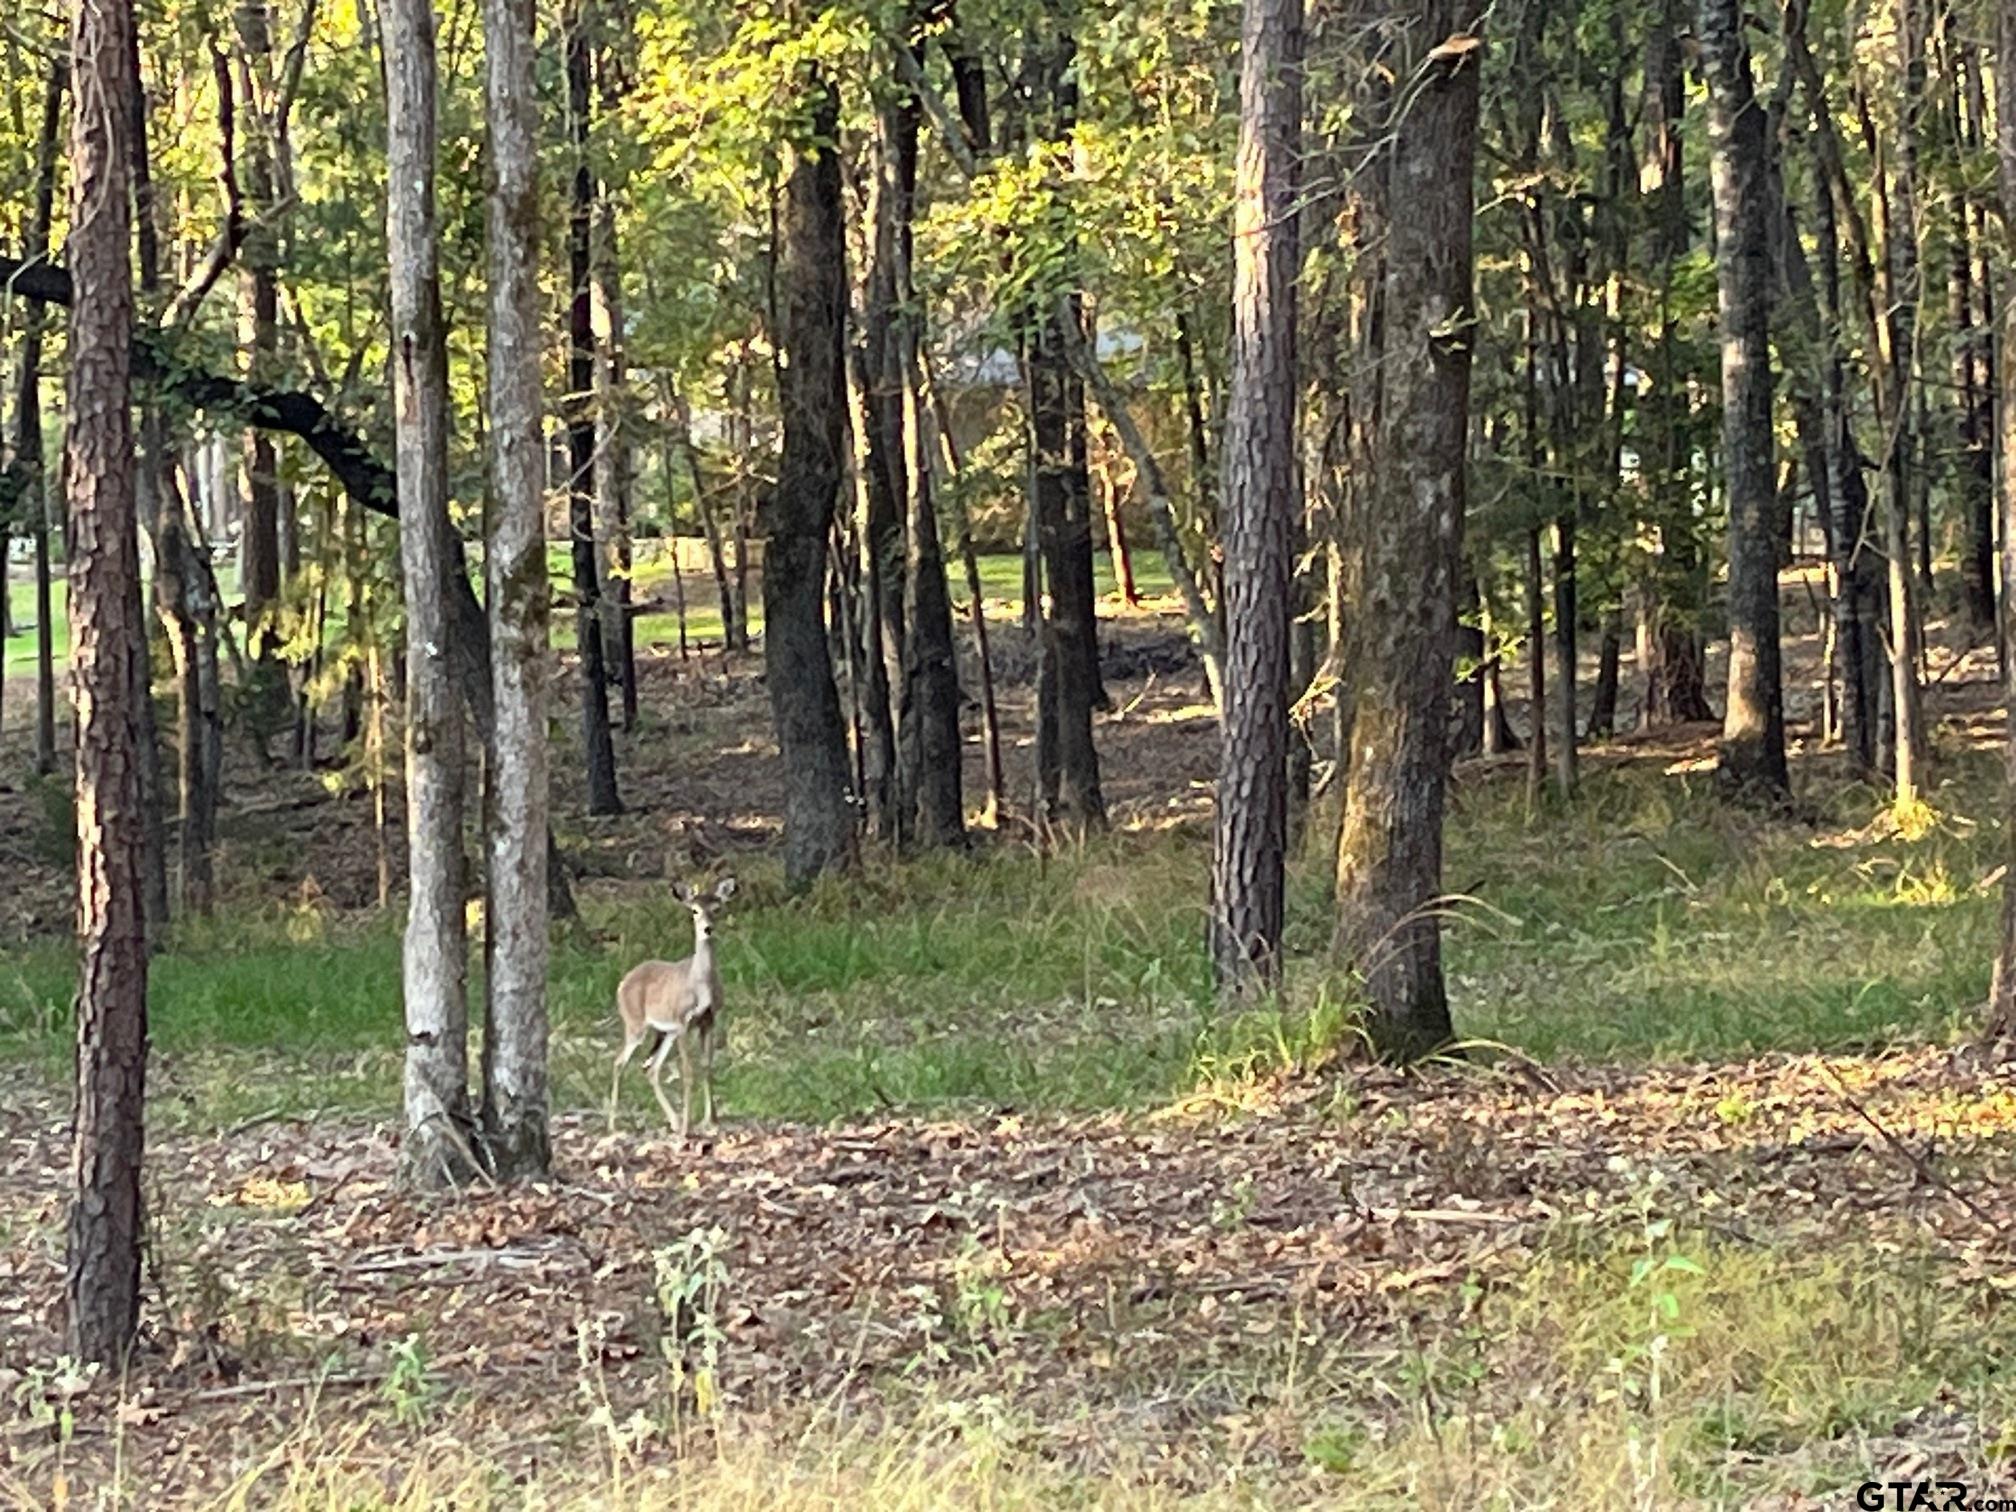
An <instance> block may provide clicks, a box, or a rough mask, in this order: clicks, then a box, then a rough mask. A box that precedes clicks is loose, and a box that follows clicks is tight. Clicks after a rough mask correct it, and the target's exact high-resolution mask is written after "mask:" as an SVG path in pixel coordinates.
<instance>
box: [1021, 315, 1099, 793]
mask: <svg viewBox="0 0 2016 1512" xmlns="http://www.w3.org/2000/svg"><path fill="white" fill-rule="evenodd" d="M1076 319H1077V314H1076V309H1075V303H1074V302H1073V301H1068V300H1067V301H1065V302H1064V305H1063V307H1062V308H1060V309H1058V310H1055V311H1052V312H1050V313H1049V314H1048V315H1047V316H1046V317H1045V319H1044V322H1043V324H1042V325H1041V326H1040V327H1039V328H1038V331H1037V333H1036V336H1035V339H1034V340H1033V341H1031V342H1030V344H1029V355H1028V361H1027V363H1026V366H1027V368H1028V370H1029V390H1030V393H1029V421H1030V449H1031V470H1030V488H1031V499H1032V501H1033V505H1034V507H1033V509H1032V511H1031V513H1032V515H1033V516H1034V519H1035V524H1036V539H1037V544H1038V548H1039V552H1040V558H1041V565H1042V569H1043V576H1044V579H1045V586H1046V587H1047V589H1048V592H1047V594H1045V595H1044V598H1045V600H1046V602H1045V605H1044V613H1043V628H1042V658H1043V667H1044V671H1043V673H1042V674H1041V675H1039V680H1038V684H1037V700H1038V703H1039V706H1040V708H1039V714H1038V733H1037V766H1038V769H1039V776H1040V788H1041V794H1040V797H1041V801H1042V808H1043V811H1044V815H1045V817H1046V818H1048V819H1053V820H1059V821H1062V822H1065V823H1078V824H1095V825H1096V824H1103V823H1105V820H1106V800H1105V797H1104V794H1103V793H1102V791H1101V789H1100V784H1099V750H1098V747H1097V745H1096V744H1095V743H1094V741H1093V738H1092V710H1093V706H1094V704H1095V702H1096V701H1097V697H1098V693H1097V689H1096V687H1095V686H1094V685H1093V683H1092V681H1091V678H1090V677H1089V675H1088V668H1089V667H1090V666H1091V665H1092V664H1093V663H1094V662H1095V661H1096V659H1097V657H1098V622H1097V619H1096V617H1095V614H1096V611H1095V610H1094V608H1093V596H1092V592H1091V589H1092V522H1091V518H1090V514H1089V510H1088V509H1087V507H1086V506H1087V504H1088V497H1087V493H1086V490H1085V489H1083V488H1082V487H1080V486H1079V482H1078V477H1077V471H1078V469H1077V461H1076V458H1075V457H1074V456H1073V438H1072V417H1071V397H1072V393H1073V385H1072V384H1071V383H1070V381H1069V370H1068V367H1067V365H1066V362H1065V359H1064V355H1063V344H1064V341H1065V340H1066V338H1065V337H1064V336H1063V334H1062V328H1063V327H1065V326H1066V325H1067V324H1069V323H1072V322H1075V321H1076ZM1079 423H1080V424H1081V425H1082V423H1083V416H1082V412H1081V415H1080V417H1079Z"/></svg>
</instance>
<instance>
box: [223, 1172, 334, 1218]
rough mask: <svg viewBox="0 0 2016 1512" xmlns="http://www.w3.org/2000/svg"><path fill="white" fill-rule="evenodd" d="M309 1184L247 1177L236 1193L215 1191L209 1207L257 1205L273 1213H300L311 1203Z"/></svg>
mask: <svg viewBox="0 0 2016 1512" xmlns="http://www.w3.org/2000/svg"><path fill="white" fill-rule="evenodd" d="M309 1196H310V1194H309V1191H308V1183H307V1182H305V1181H281V1180H278V1179H276V1178H274V1177H272V1176H247V1177H246V1178H245V1180H244V1182H243V1183H242V1184H241V1185H240V1186H239V1188H238V1190H237V1191H235V1192H212V1193H211V1194H210V1206H212V1207H218V1208H222V1207H241V1208H257V1209H262V1210H264V1211H266V1212H271V1213H282V1214H285V1213H298V1212H300V1211H301V1209H303V1208H305V1207H306V1206H308V1202H309Z"/></svg>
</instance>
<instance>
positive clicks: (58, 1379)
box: [14, 1355, 98, 1445]
mask: <svg viewBox="0 0 2016 1512" xmlns="http://www.w3.org/2000/svg"><path fill="white" fill-rule="evenodd" d="M97 1379H98V1366H96V1365H95V1364H85V1363H84V1362H83V1361H81V1360H76V1359H73V1358H71V1357H70V1356H69V1355H61V1356H59V1357H58V1358H57V1360H56V1363H55V1364H53V1365H46V1366H45V1365H31V1366H30V1367H29V1368H28V1371H27V1373H26V1374H25V1375H24V1376H23V1377H22V1378H21V1380H20V1382H19V1384H17V1385H16V1386H15V1388H14V1404H15V1406H16V1407H18V1408H20V1410H21V1412H22V1415H23V1416H25V1417H26V1418H27V1419H28V1420H29V1421H30V1422H31V1423H37V1424H41V1425H42V1426H44V1427H46V1428H48V1429H49V1431H50V1433H51V1434H52V1435H53V1436H54V1437H55V1439H56V1442H57V1443H58V1444H60V1445H68V1444H69V1442H70V1440H71V1439H72V1438H74V1437H75V1436H76V1433H77V1399H78V1398H79V1397H81V1396H83V1395H84V1393H85V1392H87V1391H89V1390H90V1389H91V1383H92V1382H93V1381H95V1380H97Z"/></svg>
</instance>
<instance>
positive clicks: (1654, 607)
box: [1638, 0, 1715, 729]
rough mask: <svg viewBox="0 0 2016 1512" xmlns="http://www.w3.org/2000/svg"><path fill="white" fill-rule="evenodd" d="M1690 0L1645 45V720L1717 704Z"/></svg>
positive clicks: (1643, 723)
mask: <svg viewBox="0 0 2016 1512" xmlns="http://www.w3.org/2000/svg"><path fill="white" fill-rule="evenodd" d="M1685 8H1686V5H1685V0H1660V7H1659V17H1658V21H1657V24H1656V25H1655V26H1654V28H1653V32H1652V36H1651V38H1650V40H1649V41H1648V42H1647V45H1646V50H1645V81H1646V91H1645V117H1646V126H1647V131H1648V135H1649V137H1650V148H1649V151H1648V153H1647V163H1646V172H1647V176H1649V177H1650V179H1651V180H1652V184H1651V187H1650V189H1649V190H1648V194H1649V197H1650V199H1651V201H1652V203H1651V205H1650V206H1649V218H1650V220H1651V223H1652V224H1651V234H1650V236H1649V238H1648V240H1649V241H1650V242H1651V244H1652V245H1651V249H1650V250H1651V252H1652V254H1653V256H1654V257H1655V258H1656V259H1657V263H1658V270H1659V272H1658V278H1659V311H1660V321H1659V338H1658V340H1657V342H1656V343H1655V344H1654V347H1653V350H1652V351H1651V353H1650V354H1649V357H1650V365H1651V367H1652V372H1653V383H1652V393H1651V396H1650V403H1649V405H1648V407H1647V408H1648V415H1647V419H1648V421H1649V429H1650V432H1651V444H1650V446H1649V448H1648V451H1649V453H1650V456H1649V469H1648V470H1649V475H1650V479H1651V484H1652V487H1651V505H1652V507H1651V510H1650V513H1651V515H1652V517H1653V522H1654V523H1655V524H1656V527H1657V529H1658V533H1659V552H1658V555H1657V557H1656V558H1655V563H1654V569H1653V571H1652V572H1651V573H1650V574H1649V575H1648V577H1647V578H1646V580H1645V581H1644V582H1642V583H1641V584H1640V585H1639V592H1638V600H1639V616H1638V649H1639V670H1640V673H1641V675H1642V677H1643V679H1644V693H1643V696H1642V698H1641V700H1640V703H1639V719H1638V722H1639V725H1640V727H1641V728H1645V729H1652V728H1656V727H1657V726H1659V725H1663V724H1668V723H1688V722H1694V721H1705V720H1710V719H1713V718H1714V717H1715V712H1714V710H1713V709H1712V708H1711V707H1709V704H1708V695H1707V677H1706V672H1705V665H1704V664H1705V662H1706V659H1707V655H1706V648H1705V646H1704V645H1703V643H1702V636H1701V630H1700V622H1699V615H1700V610H1701V609H1702V608H1703V607H1704V606H1703V598H1704V596H1705V590H1706V578H1705V573H1704V571H1703V558H1704V552H1703V550H1702V545H1701V542H1700V540H1699V539H1698V529H1699V527H1698V526H1697V525H1696V524H1695V522H1694V480H1693V478H1692V476H1691V473H1692V464H1691V456H1692V449H1691V447H1690V446H1689V444H1688V442H1687V439H1686V437H1685V434H1684V432H1685V421H1686V416H1687V408H1688V393H1687V390H1688V384H1689V379H1688V372H1687V367H1686V359H1685V356H1684V354H1683V353H1682V351H1681V349H1680V331H1679V321H1678V318H1677V316H1676V314H1675V311H1674V308H1673V304H1674V295H1673V289H1674V282H1675V270H1676V267H1677V265H1678V264H1679V262H1680V261H1681V259H1683V258H1685V257H1686V255H1687V250H1688V246H1689V241H1690V231H1689V222H1688V215H1687V193H1686V156H1685V143H1686V135H1685V131H1684V121H1683V117H1684V114H1685V111H1686V106H1687V89H1686V70H1685V67H1684V60H1683V57H1682V49H1681V36H1682V32H1683V30H1684V28H1685V20H1684V12H1685Z"/></svg>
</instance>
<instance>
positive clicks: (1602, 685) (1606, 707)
mask: <svg viewBox="0 0 2016 1512" xmlns="http://www.w3.org/2000/svg"><path fill="white" fill-rule="evenodd" d="M1623 659H1624V632H1623V627H1622V625H1621V624H1620V621H1619V616H1618V614H1617V611H1616V610H1614V609H1613V610H1610V611H1608V612H1607V613H1605V614H1604V616H1603V639H1602V643H1601V645H1600V646H1599V648H1598V650H1597V654H1596V689H1595V691H1594V692H1593V693H1592V694H1591V695H1590V698H1589V739H1591V740H1592V741H1593V740H1608V739H1609V738H1610V737H1611V736H1613V735H1615V734H1616V733H1617V684H1618V682H1619V680H1620V674H1621V672H1622V670H1623V669H1622V665H1621V664H1622V662H1623Z"/></svg>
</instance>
